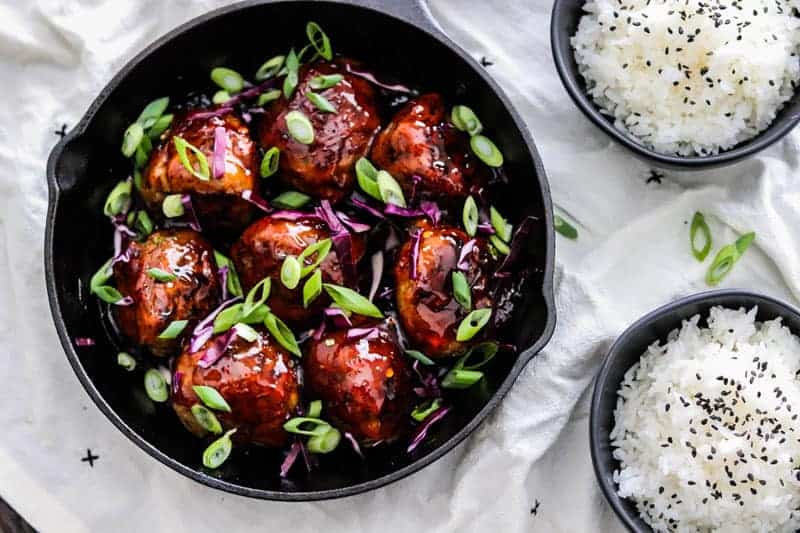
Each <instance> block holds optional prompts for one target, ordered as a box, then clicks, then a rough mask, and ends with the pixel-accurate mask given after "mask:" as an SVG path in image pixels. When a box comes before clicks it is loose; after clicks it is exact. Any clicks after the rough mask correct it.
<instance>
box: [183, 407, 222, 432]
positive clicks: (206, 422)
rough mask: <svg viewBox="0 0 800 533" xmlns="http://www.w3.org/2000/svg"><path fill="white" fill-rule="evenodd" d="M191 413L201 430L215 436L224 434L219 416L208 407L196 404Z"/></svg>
mask: <svg viewBox="0 0 800 533" xmlns="http://www.w3.org/2000/svg"><path fill="white" fill-rule="evenodd" d="M190 411H191V412H192V415H193V416H194V419H195V420H196V421H197V424H198V425H199V426H200V427H201V428H203V429H205V430H206V431H208V432H209V433H212V434H214V435H219V434H220V433H222V424H220V423H219V420H218V419H217V415H215V414H214V413H213V412H212V411H211V410H210V409H208V408H207V407H206V406H204V405H200V404H199V403H196V404H194V405H193V406H192V407H191V409H190Z"/></svg>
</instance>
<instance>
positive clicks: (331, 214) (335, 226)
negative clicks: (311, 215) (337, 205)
mask: <svg viewBox="0 0 800 533" xmlns="http://www.w3.org/2000/svg"><path fill="white" fill-rule="evenodd" d="M314 212H316V214H317V216H319V217H320V218H321V219H322V220H323V222H325V224H327V225H328V228H329V229H330V230H331V233H341V232H346V231H347V229H346V228H345V227H344V225H343V224H342V221H341V220H339V217H338V216H336V212H335V211H334V210H333V207H332V206H331V203H330V202H329V201H328V200H320V202H319V207H317V208H316V209H315V210H314Z"/></svg>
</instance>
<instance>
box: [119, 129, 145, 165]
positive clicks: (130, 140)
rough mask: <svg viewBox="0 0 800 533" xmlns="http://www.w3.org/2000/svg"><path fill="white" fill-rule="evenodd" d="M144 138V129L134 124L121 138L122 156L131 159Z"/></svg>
mask: <svg viewBox="0 0 800 533" xmlns="http://www.w3.org/2000/svg"><path fill="white" fill-rule="evenodd" d="M143 138H144V128H143V127H142V125H141V124H139V123H138V122H134V123H133V124H131V125H130V126H128V129H126V130H125V133H124V134H123V136H122V148H121V150H122V155H124V156H125V157H132V156H133V154H134V153H136V149H137V148H138V147H139V144H140V143H141V142H142V139H143Z"/></svg>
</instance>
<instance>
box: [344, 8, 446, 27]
mask: <svg viewBox="0 0 800 533" xmlns="http://www.w3.org/2000/svg"><path fill="white" fill-rule="evenodd" d="M347 1H348V2H350V3H351V4H355V5H359V6H362V7H368V8H371V9H374V10H376V11H380V12H381V13H386V14H388V15H394V16H395V17H398V18H400V19H403V20H405V21H406V22H409V23H411V24H413V25H414V26H418V27H420V28H422V29H424V30H427V31H428V32H430V33H436V34H440V35H444V31H443V30H442V28H441V27H440V26H439V23H438V22H436V19H434V18H433V15H431V11H430V9H429V8H428V3H427V1H426V0H347Z"/></svg>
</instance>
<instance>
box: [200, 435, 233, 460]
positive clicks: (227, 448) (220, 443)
mask: <svg viewBox="0 0 800 533" xmlns="http://www.w3.org/2000/svg"><path fill="white" fill-rule="evenodd" d="M234 433H236V429H235V428H234V429H232V430H230V431H228V432H227V433H225V434H224V435H223V436H221V437H220V438H218V439H217V440H215V441H214V442H212V443H211V444H210V445H209V446H208V448H206V450H205V451H204V452H203V466H205V467H206V468H211V469H215V468H219V467H220V466H222V463H224V462H225V461H227V460H228V457H229V456H230V454H231V450H233V441H231V435H233V434H234Z"/></svg>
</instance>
